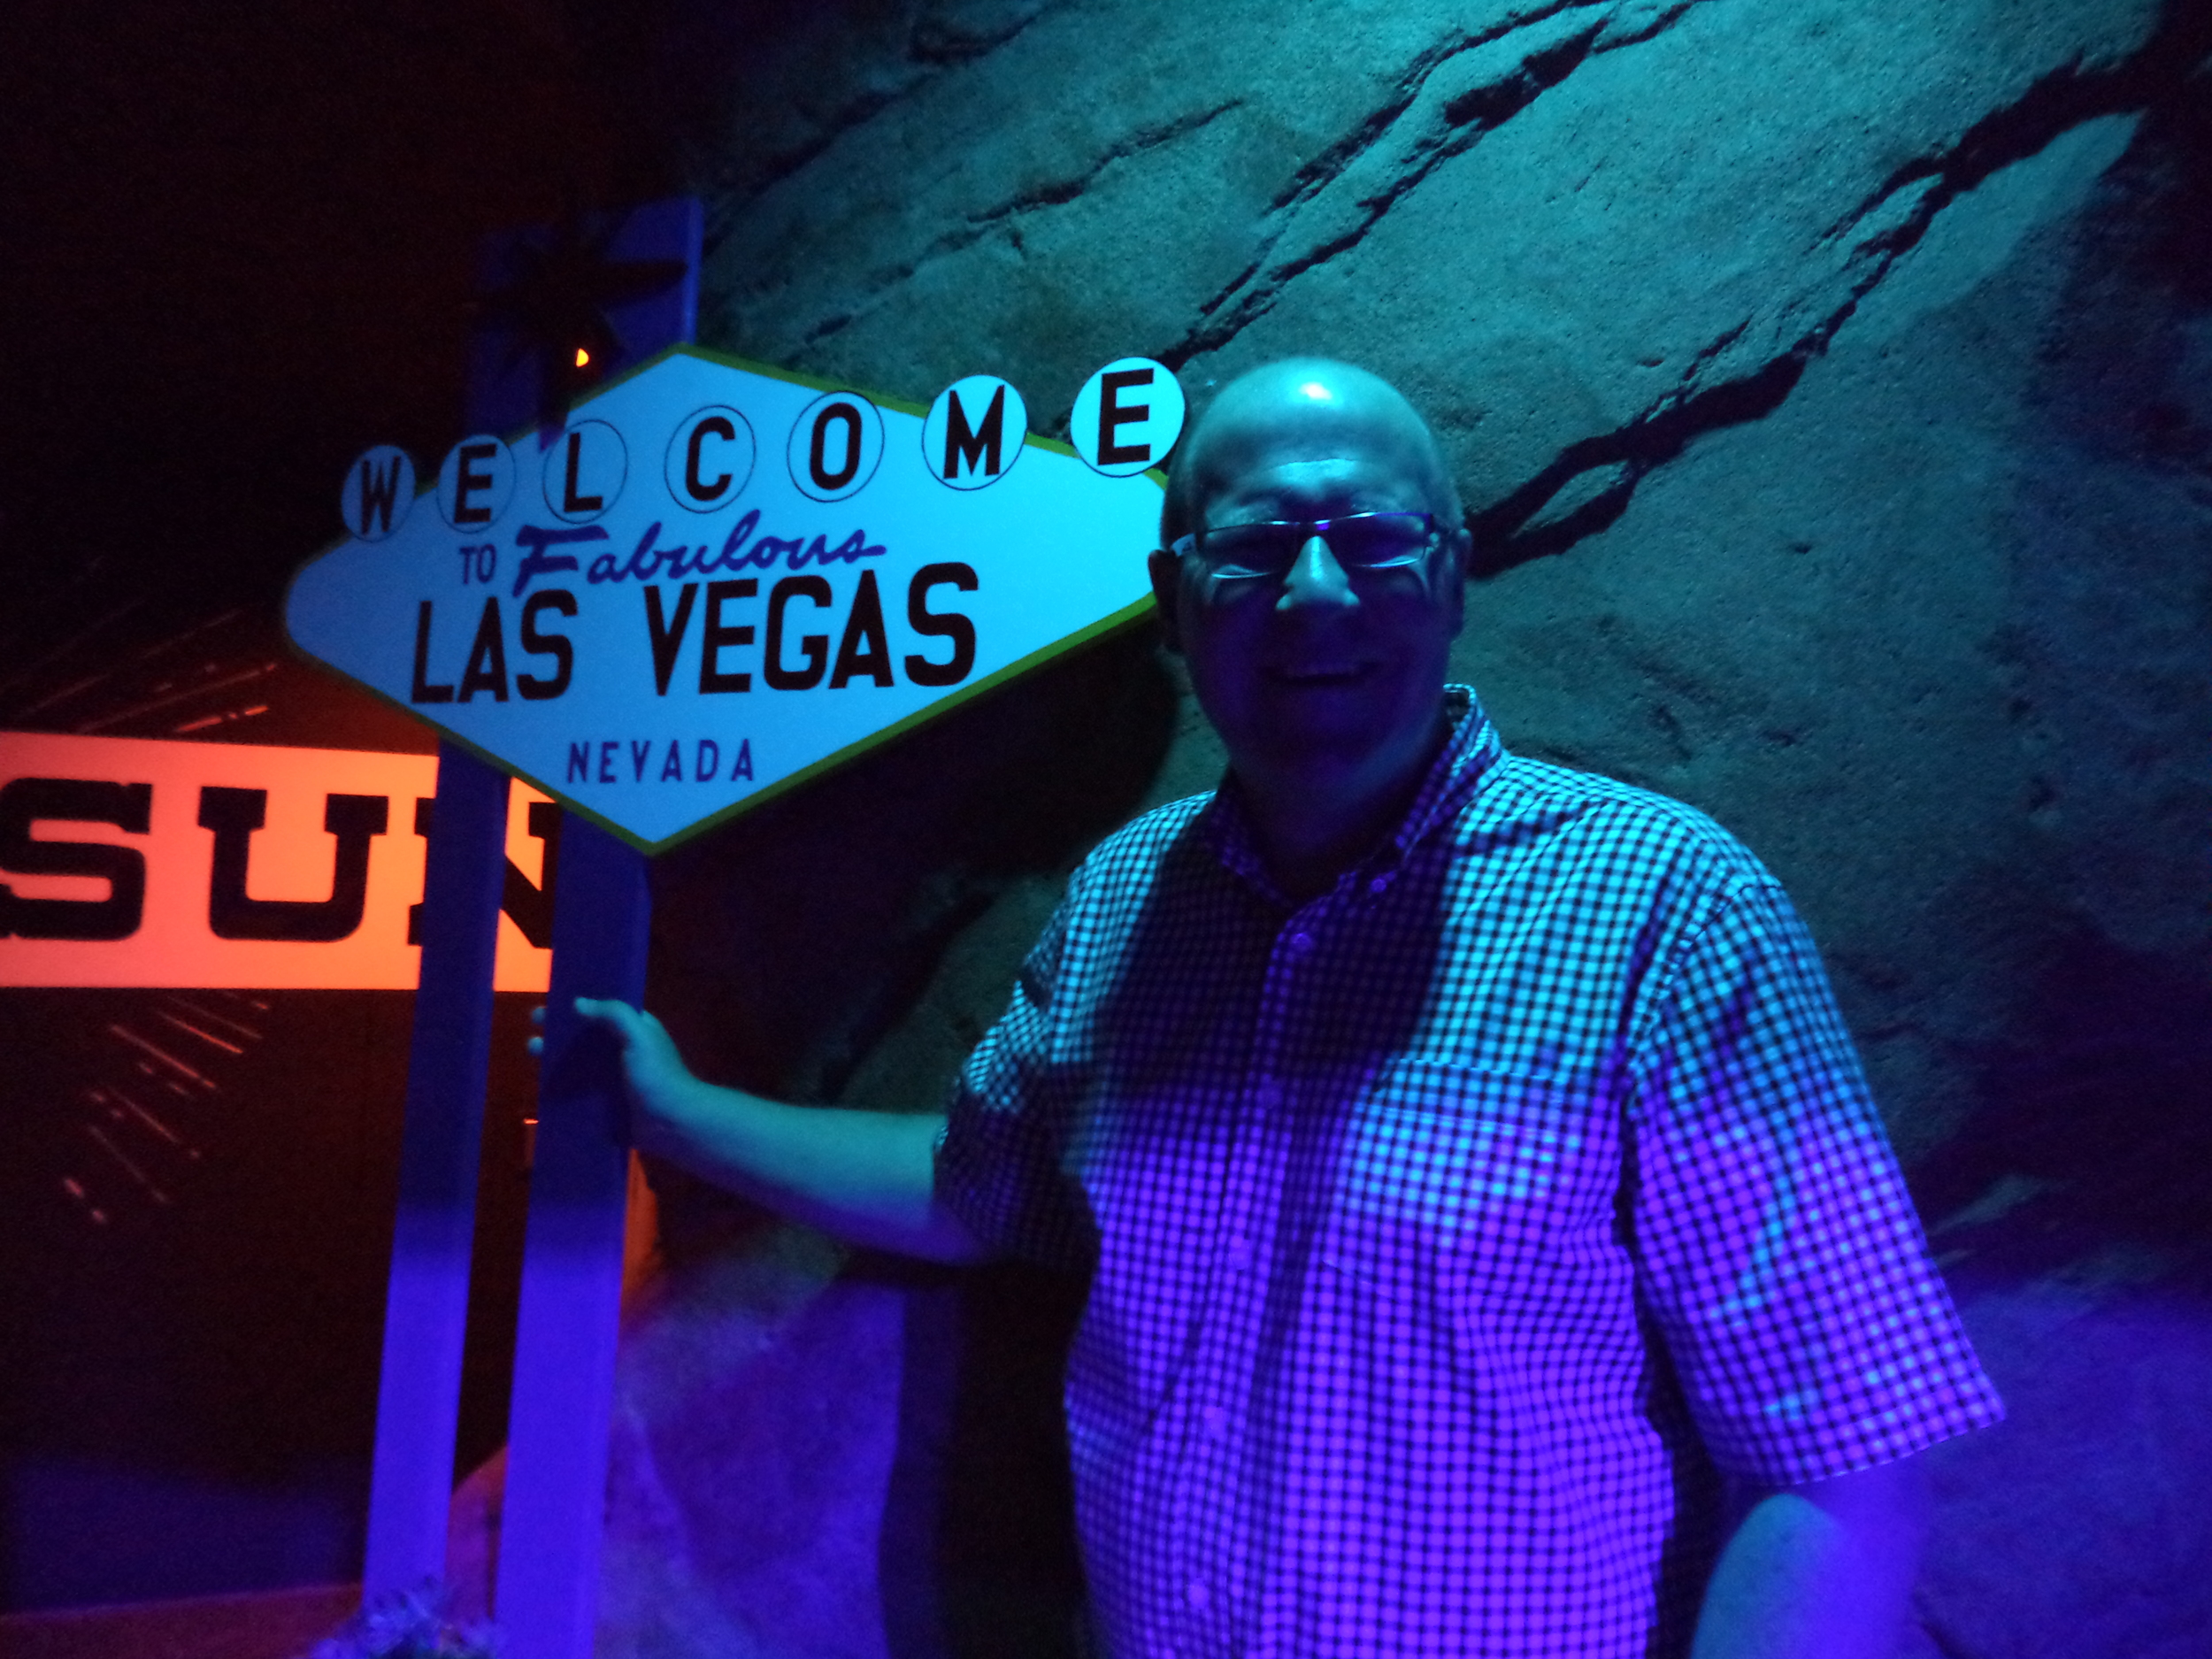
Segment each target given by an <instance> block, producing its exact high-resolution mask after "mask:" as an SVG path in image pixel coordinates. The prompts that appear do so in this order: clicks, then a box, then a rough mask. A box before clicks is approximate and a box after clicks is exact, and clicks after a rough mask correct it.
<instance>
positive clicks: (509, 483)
mask: <svg viewBox="0 0 2212 1659" xmlns="http://www.w3.org/2000/svg"><path fill="white" fill-rule="evenodd" d="M514 493H515V457H514V454H513V452H512V451H511V450H510V449H508V448H507V446H506V445H505V444H503V443H502V442H500V441H499V440H498V439H496V438H495V437H492V436H491V435H489V434H487V433H478V434H476V436H474V437H473V438H464V439H462V440H461V442H458V443H457V444H455V445H454V446H453V447H452V448H451V449H449V450H447V451H446V457H445V464H444V465H442V466H441V467H439V469H438V511H440V512H442V513H443V514H444V515H445V521H446V522H447V523H448V524H449V525H451V526H453V527H454V528H455V529H456V530H487V529H489V528H490V527H491V526H493V525H495V524H497V523H498V522H499V515H500V514H501V513H503V512H505V511H507V503H508V502H509V501H510V500H511V499H512V498H513V496H514Z"/></svg>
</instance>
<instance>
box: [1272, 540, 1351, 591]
mask: <svg viewBox="0 0 2212 1659" xmlns="http://www.w3.org/2000/svg"><path fill="white" fill-rule="evenodd" d="M1357 603H1359V598H1358V595H1356V594H1354V593H1353V591H1352V581H1351V578H1349V577H1348V576H1347V575H1345V573H1344V566H1342V565H1340V564H1338V563H1337V562H1336V555H1335V554H1334V553H1333V552H1331V551H1330V550H1329V544H1328V543H1327V542H1326V541H1324V540H1322V538H1321V536H1320V535H1319V534H1318V533H1317V534H1313V535H1310V536H1308V537H1307V538H1306V543H1305V545H1304V546H1303V547H1302V548H1300V549H1298V557H1296V558H1294V559H1293V560H1292V561H1291V563H1290V570H1289V572H1288V573H1287V574H1286V575H1285V576H1284V578H1283V596H1282V598H1281V599H1280V600H1279V602H1278V603H1277V607H1276V608H1277V609H1278V610H1291V609H1302V608H1304V607H1306V606H1309V605H1310V606H1317V607H1330V606H1340V605H1356V604H1357Z"/></svg>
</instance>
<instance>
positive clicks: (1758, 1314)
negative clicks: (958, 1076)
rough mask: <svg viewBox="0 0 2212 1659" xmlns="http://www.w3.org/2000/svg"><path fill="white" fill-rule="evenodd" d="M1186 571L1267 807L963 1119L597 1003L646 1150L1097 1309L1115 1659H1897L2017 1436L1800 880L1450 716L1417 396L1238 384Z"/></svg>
mask: <svg viewBox="0 0 2212 1659" xmlns="http://www.w3.org/2000/svg"><path fill="white" fill-rule="evenodd" d="M1162 539H1163V541H1164V542H1165V543H1166V546H1165V547H1164V549H1163V550H1162V551H1161V552H1159V553H1157V554H1156V555H1155V556H1154V557H1153V565H1152V574H1153V581H1154V588H1155V591H1156V595H1157V597H1158V602H1159V608H1160V616H1161V620H1162V623H1163V626H1164V628H1165V630H1166V633H1167V637H1168V641H1169V643H1170V644H1171V646H1172V647H1174V648H1175V649H1178V650H1179V651H1181V652H1182V654H1183V655H1184V657H1186V659H1187V662H1188V664H1189V667H1190V673H1191V680H1192V684H1193V687H1194V690H1195V692H1196V695H1197V696H1198V699H1199V702H1200V703H1201V705H1202V707H1203V708H1204V710H1205V711H1206V713H1207V715H1208V716H1209V718H1211V719H1212V721H1213V722H1214V724H1215V726H1216V727H1217V729H1218V731H1219V732H1220V734H1221V737H1222V740H1223V742H1224V744H1225V747H1226V749H1227V750H1228V754H1229V760H1230V775H1229V778H1228V779H1227V780H1226V781H1225V784H1224V786H1223V787H1222V788H1221V789H1220V790H1219V791H1218V792H1217V794H1216V795H1213V796H1209V797H1201V798H1199V799H1196V800H1193V801H1187V802H1182V803H1177V804H1175V805H1173V806H1170V807H1166V808H1164V809H1162V810H1159V811H1157V812H1155V813H1152V814H1149V815H1148V816H1147V817H1146V818H1141V819H1140V820H1139V821H1137V822H1136V823H1134V824H1133V825H1131V826H1127V827H1126V828H1125V829H1123V830H1122V831H1120V832H1119V833H1117V834H1116V835H1114V836H1113V837H1111V838H1110V839H1109V840H1108V841H1107V842H1106V843H1105V844H1104V845H1103V846H1102V847H1101V848H1100V849H1098V850H1097V851H1095V852H1094V854H1093V855H1092V856H1091V857H1090V858H1089V859H1088V860H1087V861H1086V863H1085V864H1084V865H1083V866H1082V868H1081V869H1080V870H1079V871H1078V872H1077V873H1076V875H1075V876H1074V878H1073V879H1072V880H1071V883H1070V887H1069V890H1068V894H1067V896H1066V898H1065V900H1064V902H1063V904H1062V906H1061V909H1060V910H1059V912H1058V914H1057V915H1056V918H1055V919H1054V921H1053V923H1052V925H1051V926H1050V927H1049V928H1048V930H1047V932H1046V934H1045V936H1044V938H1043V940H1042V941H1040V943H1039V944H1038V946H1037V948H1036V949H1035V950H1034V951H1033V953H1032V955H1031V956H1030V958H1029V960H1028V962H1027V964H1025V967H1024V970H1023V973H1022V978H1021V983H1020V986H1019V987H1018V990H1017V993H1016V995H1015V998H1014V1002H1013V1005H1012V1007H1011V1008H1010V1010H1009V1012H1008V1013H1007V1015H1006V1017H1005V1018H1003V1019H1002V1021H1001V1022H1000V1023H999V1025H997V1026H996V1027H995V1028H994V1029H993V1031H992V1032H991V1033H989V1034H988V1035H987V1037H986V1038H985V1040H984V1041H983V1042H982V1043H981V1044H980V1045H979V1047H978V1048H977V1050H976V1052H975V1054H974V1055H973V1056H972V1058H971V1059H970V1061H969V1064H968V1066H967V1068H966V1071H965V1072H964V1077H963V1079H962V1081H961V1085H960V1087H959V1088H958V1090H957V1091H956V1095H955V1098H954V1101H953V1103H952V1107H951V1110H950V1112H949V1115H948V1116H947V1117H946V1118H930V1117H926V1116H917V1117H912V1118H897V1117H882V1116H877V1115H873V1114H868V1113H860V1112H849V1111H836V1110H812V1109H796V1108H791V1107H784V1106H778V1105H775V1104H773V1103H772V1102H764V1101H761V1100H758V1099H757V1098H756V1097H752V1096H749V1095H744V1094H738V1093H736V1092H735V1091H731V1090H726V1089H720V1088H716V1087H710V1086H708V1085H705V1084H703V1083H700V1082H698V1081H697V1080H696V1079H693V1078H691V1077H690V1075H689V1074H688V1073H687V1071H684V1069H683V1066H682V1064H681V1062H680V1059H679V1058H678V1057H677V1056H676V1053H675V1051H674V1048H673V1047H672V1045H671V1044H670V1042H669V1041H668V1039H667V1038H666V1036H665V1034H664V1033H663V1032H661V1030H660V1029H659V1027H658V1025H657V1023H656V1022H654V1021H652V1020H651V1018H649V1016H641V1015H639V1014H637V1013H636V1012H635V1011H634V1010H630V1009H629V1008H627V1007H626V1006H625V1005H622V1004H619V1003H607V1004H589V1005H584V1011H586V1012H587V1013H589V1014H593V1015H595V1016H596V1017H597V1018H602V1019H604V1020H605V1021H606V1022H607V1023H608V1024H609V1025H611V1026H612V1027H613V1028H614V1029H615V1030H616V1031H617V1032H618V1033H619V1034H620V1036H621V1038H622V1040H623V1041H624V1044H625V1057H626V1065H627V1068H628V1075H629V1078H630V1080H631V1084H632V1087H633V1090H634V1094H635V1095H636V1098H637V1102H638V1104H639V1106H640V1108H641V1110H640V1112H639V1114H638V1136H639V1140H640V1141H641V1144H642V1145H644V1146H646V1147H647V1148H649V1149H650V1150H652V1151H655V1152H657V1153H660V1154H662V1155H664V1156H668V1157H671V1158H672V1159H674V1160H676V1161H678V1162H680V1163H681V1164H685V1165H687V1167H689V1168H691V1169H693V1170H695V1171H698V1172H700V1173H703V1174H704V1175H706V1176H708V1177H709V1178H710V1179H716V1180H718V1181H721V1182H722V1183H724V1184H726V1185H727V1186H728V1187H732V1188H733V1189H735V1190H737V1191H740V1192H743V1193H746V1194H751V1195H753V1196H755V1197H757V1198H760V1199H763V1200H764V1201H765V1202H769V1203H771V1204H772V1205H775V1206H776V1207H778V1208H779V1209H780V1210H783V1211H784V1212H785V1213H787V1214H788V1215H791V1216H794V1217H798V1218H801V1219H804V1220H809V1221H812V1222H815V1223H818V1224H819V1225H823V1226H825V1227H827V1228H829V1229H830V1230H832V1231H833V1232H836V1233H841V1234H843V1235H844V1236H846V1237H848V1238H850V1239H853V1240H858V1241H864V1242H867V1243H872V1244H876V1245H880V1246H887V1247H890V1248H896V1249H902V1250H907V1251H911V1252H913V1253H916V1254H918V1255H923V1256H932V1257H935V1258H938V1259H941V1260H947V1261H970V1260H975V1259H979V1258H980V1257H982V1256H987V1255H991V1254H995V1253H1001V1252H1007V1253H1018V1254H1021V1255H1025V1256H1031V1257H1033V1258H1035V1259H1039V1260H1042V1261H1046V1262H1050V1263H1059V1264H1061V1265H1063V1266H1065V1267H1067V1268H1069V1269H1070V1270H1071V1271H1079V1272H1082V1273H1085V1274H1087V1275H1088V1277H1089V1281H1090V1289H1089V1294H1088V1300H1087V1305H1086V1310H1085V1313H1084V1317H1083V1320H1082V1323H1081V1325H1080V1328H1079V1331H1078V1333H1077V1336H1076V1339H1075V1341H1074V1345H1073V1348H1072V1349H1071V1355H1070V1360H1069V1369H1068V1381H1067V1400H1066V1405H1067V1413H1068V1427H1069V1441H1070V1450H1071V1458H1072V1460H1073V1463H1074V1467H1075V1475H1076V1488H1077V1511H1078V1514H1077V1518H1078V1523H1079V1530H1080V1533H1081V1537H1082V1540H1083V1546H1084V1552H1085V1559H1086V1564H1087V1571H1088V1575H1089V1578H1090V1583H1091V1589H1092V1594H1093V1599H1094V1609H1095V1611H1096V1615H1097V1617H1098V1622H1099V1625H1100V1629H1101V1631H1102V1635H1103V1638H1104V1640H1105V1644H1106V1647H1107V1649H1108V1651H1109V1652H1110V1653H1111V1654H1113V1655H1117V1656H1118V1659H1152V1656H1153V1655H1171V1654H1172V1655H1181V1656H1183V1659H1194V1656H1196V1655H1209V1656H1210V1655H1223V1656H1225V1659H1226V1656H1227V1655H1238V1656H1239V1659H1255V1656H1259V1655H1279V1656H1280V1659H1293V1656H1294V1655H1296V1656H1299V1659H1306V1656H1309V1655H1347V1656H1349V1655H1362V1656H1363V1659H1364V1656H1366V1655H1441V1654H1469V1655H1473V1654H1482V1655H1646V1654H1651V1653H1678V1652H1681V1651H1685V1650H1686V1649H1690V1648H1691V1647H1692V1643H1693V1641H1694V1653H1695V1654H1696V1655H1698V1656H1699V1659H1722V1656H1724V1655H1883V1656H1885V1659H1886V1655H1887V1654H1888V1652H1889V1650H1890V1647H1891V1644H1892V1643H1893V1640H1894V1636H1895V1632H1896V1626H1897V1624H1898V1621H1899V1617H1900V1616H1901V1610H1902V1607H1903V1601H1904V1597H1905V1594H1906V1592H1907V1591H1908V1589H1909V1585H1910V1580H1911V1574H1912V1568H1913V1562H1914V1557H1915V1552H1916V1548H1917V1536H1918V1530H1919V1526H1920V1510H1921V1505H1922V1502H1923V1500H1922V1498H1921V1495H1920V1490H1919V1480H1918V1476H1917V1474H1916V1471H1915V1467H1914V1465H1913V1463H1911V1461H1910V1457H1911V1455H1912V1454H1914V1453H1916V1452H1917V1451H1918V1450H1920V1449H1921V1448H1924V1447H1925V1446H1927V1445H1928V1444H1930V1443H1932V1442H1933V1441H1935V1440H1940V1439H1943V1438H1945V1437H1946V1436H1948V1435H1951V1434H1955V1433H1957V1432H1962V1431H1963V1430H1965V1429H1968V1428H1971V1427H1974V1426H1977V1425H1980V1424H1983V1423H1986V1422H1990V1421H1993V1420H1994V1419H1995V1417H1997V1416H1998V1415H2000V1412H2001V1408H2000V1407H1999V1405H1998V1404H1997V1402H1996V1399H1995V1396H1994V1394H1993V1393H1992V1391H1991V1390H1990V1388H1989V1386H1988V1383H1987V1381H1986V1379H1984V1378H1983V1376H1982V1374H1981V1372H1980V1370H1979V1368H1978V1365H1977V1364H1976V1363H1975V1361H1974V1358H1973V1356H1972V1354H1971V1351H1970V1349H1969V1348H1968V1347H1967V1345H1966V1343H1965V1341H1964V1339H1963V1338H1962V1335H1961V1334H1960V1333H1959V1331H1958V1328H1957V1325H1956V1322H1955V1318H1954V1317H1953V1316H1952V1313H1951V1310H1950V1307H1949V1304H1948V1302H1947V1299H1946V1297H1945V1295H1944V1293H1943V1291H1942V1288H1941V1286H1940V1284H1939V1281H1938V1280H1937V1279H1936V1278H1935V1276H1934V1273H1933V1271H1932V1268H1931V1267H1930V1265H1929V1263H1928V1261H1927V1257H1926V1251H1925V1246H1924V1243H1923V1241H1922V1240H1921V1237H1920V1234H1919V1230H1918V1227H1917V1224H1916V1221H1915V1220H1914V1218H1913V1217H1912V1213H1911V1210H1910V1207H1909V1203H1908V1202H1907V1200H1906V1199H1905V1197H1904V1194H1903V1191H1902V1187H1901V1182H1900V1181H1899V1179H1898V1177H1897V1173H1896V1170H1895V1167H1894V1164H1893V1160H1892V1159H1891V1156H1890V1155H1889V1151H1888V1148H1887V1145H1886V1141H1884V1139H1883V1137H1882V1133H1881V1128H1880V1124H1879V1120H1878V1118H1877V1117H1876V1116H1875V1113H1874V1110H1873V1108H1872V1106H1871V1104H1870V1102H1869V1101H1868V1099H1867V1097H1866V1094H1865V1090H1864V1086H1863V1081H1862V1080H1861V1078H1860V1074H1859V1071H1858V1067H1857V1062H1856V1059H1855V1056H1854V1054H1853V1052H1852V1049H1851V1046H1850V1042H1849V1039H1848V1037H1847V1035H1846V1034H1845V1033H1844V1031H1843V1029H1842V1025H1841V1023H1840V1021H1839V1018H1838V1017H1837V1014H1836V1011H1835V1009H1834V1005H1833V1002H1832V998H1831V996H1830V995H1829V992H1828V989H1827V986H1826V983H1825V980H1824V978H1823V977H1822V975H1821V972H1820V970H1819V967H1818V964H1817V959H1816V956H1815V954H1814V951H1813V948H1812V946H1811V943H1810V941H1809V940H1808V939H1807V938H1806V937H1805V935H1804V933H1803V930H1802V928H1801V925H1800V924H1799V923H1798V921H1797V919H1796V918H1795V917H1794V915H1793V912H1792V911H1791V910H1790V908H1789V906H1788V903H1787V901H1786V899H1785V898H1784V897H1783V895H1782V894H1781V892H1780V889H1779V888H1778V887H1777V885H1776V884H1775V882H1774V880H1773V879H1772V877H1771V876H1770V875H1769V874H1768V873H1767V872H1765V870H1764V869H1763V867H1762V866H1760V865H1759V864H1758V863H1757V862H1756V861H1755V859H1753V858H1752V857H1751V856H1750V855H1749V854H1748V853H1747V852H1745V851H1744V850H1743V849H1741V848H1740V846H1738V845H1737V844H1736V843H1735V842H1734V841H1732V840H1730V839H1729V838H1728V837H1727V836H1726V835H1725V834H1724V833H1723V832H1721V831H1720V830H1719V829H1718V828H1717V826H1714V825H1712V823H1711V822H1710V821H1709V819H1706V818H1703V817H1702V816H1701V815H1700V814H1698V813H1696V812H1694V811H1692V810H1689V809H1687V808H1685V807H1681V806H1678V805H1676V804H1675V803H1671V802H1667V801H1663V800H1661V799H1660V798H1658V797H1656V796H1653V795H1647V794H1644V793H1642V792H1640V791H1637V790H1632V789H1629V788H1626V787H1622V786H1619V785H1616V784H1613V783H1610V782H1608V781H1606V780H1601V779H1595V778H1590V777H1586V776H1583V775H1581V774H1578V773H1573V772H1566V771H1564V770H1563V769H1561V768H1557V767H1552V766H1546V765H1540V764H1535V763H1531V762H1525V761H1521V760H1517V759H1516V758H1514V757H1510V756H1508V755H1506V754H1504V753H1503V751H1502V749H1501V748H1500V746H1499V744H1498V741H1497V737H1496V734H1495V733H1494V730H1493V729H1492V728H1491V726H1490V725H1489V723H1488V721H1487V720H1486V718H1484V716H1483V714H1482V712H1481V710H1480V709H1479V706H1477V705H1476V703H1474V701H1473V699H1472V697H1471V694H1469V693H1467V692H1466V691H1465V690H1464V689H1463V688H1453V687H1447V686H1446V685H1445V672H1446V665H1447V661H1448V652H1449V648H1450V643H1451V641H1452V639H1453V638H1454V637H1455V635H1456V634H1457V633H1458V631H1459V628H1460V625H1461V620H1462V605H1463V573H1464V564H1465V557H1466V554H1467V550H1468V536H1467V534H1466V531H1465V530H1464V528H1463V518H1462V514H1461V511H1460V507H1459V503H1458V500H1457V496H1456V494H1455V490H1454V488H1453V486H1452V483H1451V480H1450V477H1449V474H1448V471H1447V469H1446V466H1445V465H1444V462H1443V459H1442V457H1441V455H1440V452H1439V449H1438V448H1437V445H1436V443H1435V441H1434V439H1433V437H1432V435H1431V434H1430V433H1429V431H1428V429H1427V427H1426V426H1425V425H1424V424H1423V422H1422V421H1421V419H1420V418H1419V417H1418V416H1417V415H1416V414H1415V413H1414V411H1412V409H1411V408H1410V407H1409V405H1408V404H1407V403H1405V402H1404V400H1403V399H1402V398H1401V397H1400V396H1398V395H1397V393H1395V392H1394V391H1393V390H1392V389H1391V388H1389V387H1388V386H1386V385H1385V384H1384V383H1383V382H1382V381H1380V380H1377V379H1375V378H1374V377H1373V376H1371V375H1369V374H1366V373H1363V372H1362V371H1359V370H1356V369H1353V368H1350V367H1348V366H1347V365H1341V364H1336V363H1329V362H1323V361H1318V360H1301V361H1294V362H1288V363H1281V364H1276V365H1271V366H1270V367H1267V368H1264V369H1261V370H1259V371H1256V373H1252V374H1249V375H1247V376H1246V377H1244V378H1243V379H1241V380H1238V381H1236V382H1235V383H1234V384H1233V385H1232V386H1230V387H1229V388H1226V389H1225V391H1224V392H1223V393H1222V394H1221V396H1220V397H1219V398H1218V399H1217V401H1216V403H1214V405H1213V406H1212V408H1211V409H1210V411H1208V412H1207V414H1206V416H1205V418H1204V419H1202V421H1201V422H1200V423H1199V425H1198V426H1197V427H1196V428H1195V430H1194V432H1193V433H1192V434H1191V435H1190V437H1189V439H1188V440H1187V443H1186V445H1185V447H1184V449H1183V450H1182V451H1181V453H1180V454H1179V457H1178V459H1177V462H1176V467H1175V472H1174V476H1173V480H1172V481H1171V486H1170V489H1169V495H1168V499H1167V503H1166V507H1165V511H1164V524H1163V538H1162Z"/></svg>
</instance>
